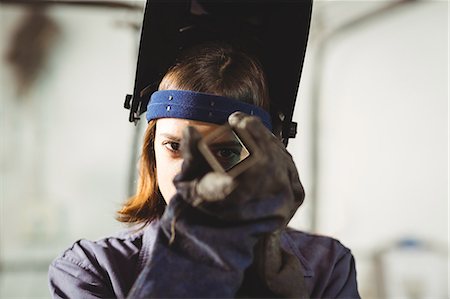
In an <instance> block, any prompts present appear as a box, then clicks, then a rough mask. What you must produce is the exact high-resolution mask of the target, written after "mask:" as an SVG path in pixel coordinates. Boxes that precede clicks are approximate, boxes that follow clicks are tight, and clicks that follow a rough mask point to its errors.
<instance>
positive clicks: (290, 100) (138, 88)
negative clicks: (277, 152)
mask: <svg viewBox="0 0 450 299" xmlns="http://www.w3.org/2000/svg"><path fill="white" fill-rule="evenodd" d="M311 10H312V1H311V0H290V1H279V0H265V1H254V0H240V1H221V0H177V1H158V0H147V3H146V7H145V13H144V20H143V24H142V31H141V40H140V47H139V55H138V61H137V69H136V78H135V85H134V91H133V94H132V95H127V96H126V99H125V105H124V106H125V108H127V109H130V114H129V121H130V122H137V121H138V120H139V118H140V115H141V114H142V113H144V112H145V111H146V110H147V108H148V103H149V100H150V95H151V94H152V93H154V92H155V91H156V90H157V89H158V85H159V83H160V81H161V79H162V77H163V76H164V74H165V72H166V71H167V70H168V69H169V67H170V66H172V65H173V64H174V63H175V61H176V60H177V58H178V57H179V55H180V54H181V52H182V51H183V50H185V49H188V48H190V47H192V46H195V45H198V44H201V43H204V42H225V43H229V44H231V45H237V46H239V48H240V49H245V51H246V52H247V53H248V54H249V55H251V56H253V57H256V58H257V59H258V60H259V61H260V63H261V65H262V67H263V70H264V72H265V74H266V78H267V83H268V88H269V92H270V99H271V103H270V107H271V111H270V118H271V121H270V123H271V130H272V132H274V133H275V134H277V135H279V137H281V138H282V139H283V143H284V144H285V145H287V143H288V138H293V137H295V135H296V132H297V124H296V123H295V122H292V114H293V110H294V106H295V101H296V97H297V90H298V86H299V81H300V76H301V71H302V67H303V61H304V57H305V51H306V44H307V40H308V33H309V26H310V21H311ZM165 109H167V107H165ZM169 109H171V108H169ZM212 109H213V110H214V108H212ZM232 110H233V109H232ZM250 110H251V109H250ZM235 111H236V110H235ZM241 111H242V110H241ZM167 112H170V111H167ZM212 112H213V113H214V111H212ZM243 112H245V110H244V111H243ZM197 116H198V115H197ZM210 119H211V117H210V116H208V114H206V115H204V119H199V120H203V121H206V122H208V121H209V120H210Z"/></svg>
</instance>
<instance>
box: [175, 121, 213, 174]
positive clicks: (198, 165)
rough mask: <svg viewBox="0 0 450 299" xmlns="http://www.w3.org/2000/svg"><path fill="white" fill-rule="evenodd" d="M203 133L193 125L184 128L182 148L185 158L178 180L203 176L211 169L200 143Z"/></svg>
mask: <svg viewBox="0 0 450 299" xmlns="http://www.w3.org/2000/svg"><path fill="white" fill-rule="evenodd" d="M201 138H202V135H201V134H200V133H199V132H198V131H197V130H196V129H195V128H194V127H191V126H188V127H186V128H185V129H184V130H183V137H182V139H181V144H180V150H181V155H182V158H183V164H182V166H181V172H180V174H179V175H178V176H177V178H176V181H190V180H193V179H195V178H200V177H202V176H203V175H204V174H205V173H207V172H208V171H209V166H208V163H207V162H206V160H205V159H204V158H203V155H202V154H201V152H200V150H199V148H198V143H199V141H200V139H201Z"/></svg>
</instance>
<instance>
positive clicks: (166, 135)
mask: <svg viewBox="0 0 450 299" xmlns="http://www.w3.org/2000/svg"><path fill="white" fill-rule="evenodd" d="M158 135H160V136H163V137H166V138H168V139H170V140H172V141H176V142H180V141H181V138H180V137H177V136H174V135H172V134H169V133H161V134H158Z"/></svg>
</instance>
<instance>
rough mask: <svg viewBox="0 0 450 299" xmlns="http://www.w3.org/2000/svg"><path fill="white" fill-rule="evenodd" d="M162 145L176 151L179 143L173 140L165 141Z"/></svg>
mask: <svg viewBox="0 0 450 299" xmlns="http://www.w3.org/2000/svg"><path fill="white" fill-rule="evenodd" d="M163 145H164V146H165V147H166V148H167V149H168V150H169V151H171V152H178V151H179V150H180V143H179V142H174V141H166V142H164V143H163Z"/></svg>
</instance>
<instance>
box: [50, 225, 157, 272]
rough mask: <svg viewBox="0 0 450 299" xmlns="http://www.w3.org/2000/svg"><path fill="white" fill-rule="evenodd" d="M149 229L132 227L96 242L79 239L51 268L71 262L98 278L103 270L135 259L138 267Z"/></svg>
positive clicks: (55, 260) (54, 261)
mask: <svg viewBox="0 0 450 299" xmlns="http://www.w3.org/2000/svg"><path fill="white" fill-rule="evenodd" d="M148 227H149V225H147V226H146V227H144V228H139V226H135V227H130V228H127V229H124V230H122V231H120V232H118V233H116V234H114V235H112V236H110V237H105V238H101V239H98V240H95V241H91V240H87V239H79V240H77V241H76V242H74V243H73V245H72V246H71V247H69V248H68V249H67V250H65V251H64V252H63V253H62V254H60V255H59V256H58V257H57V258H56V259H54V260H53V262H52V263H51V266H53V267H56V266H58V264H60V263H63V262H65V263H67V262H69V263H72V264H75V265H77V266H78V267H80V268H83V269H84V270H86V271H88V272H90V273H92V274H94V275H96V276H102V272H103V270H106V269H107V268H109V267H110V266H111V264H112V263H121V261H123V263H124V264H125V263H126V261H130V260H132V259H134V260H135V262H134V263H133V264H134V265H136V266H138V264H139V260H140V259H141V258H140V253H141V248H142V246H143V235H144V232H145V231H146V229H148ZM130 266H131V265H130Z"/></svg>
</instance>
